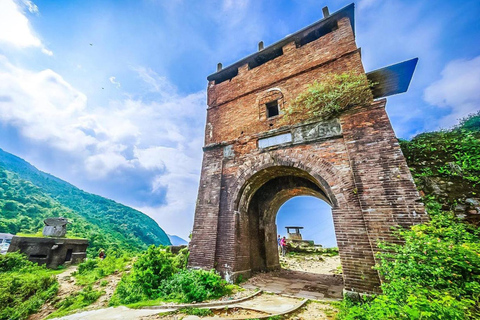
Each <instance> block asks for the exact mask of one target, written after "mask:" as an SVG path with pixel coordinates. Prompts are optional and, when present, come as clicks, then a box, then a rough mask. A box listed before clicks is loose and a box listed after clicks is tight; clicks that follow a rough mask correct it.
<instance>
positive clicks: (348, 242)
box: [189, 4, 427, 293]
mask: <svg viewBox="0 0 480 320" xmlns="http://www.w3.org/2000/svg"><path fill="white" fill-rule="evenodd" d="M262 47H263V44H262V45H259V51H258V52H256V53H254V54H252V55H250V56H248V57H246V58H244V59H242V60H240V61H238V62H236V63H234V64H233V65H231V66H229V67H227V68H224V69H222V68H221V65H219V67H218V70H217V72H216V73H214V74H212V75H210V76H209V77H208V80H209V83H208V110H207V124H206V129H205V147H204V148H203V151H204V154H203V164H202V173H201V179H200V187H199V192H198V199H197V206H196V210H195V220H194V228H193V234H192V241H191V242H190V258H189V265H190V266H191V267H201V268H204V269H212V268H215V269H216V270H218V271H219V272H221V273H222V275H223V276H224V277H225V278H227V279H230V280H231V279H233V278H235V277H237V276H238V275H240V274H241V275H243V276H247V277H248V276H249V275H251V273H252V272H255V271H265V270H274V269H278V268H280V265H279V259H278V251H277V243H276V238H277V231H276V224H275V217H276V214H277V212H278V209H279V208H280V206H281V205H282V204H283V203H285V202H286V201H287V200H289V199H290V198H292V197H294V196H298V195H311V196H315V197H318V198H320V199H323V200H324V201H326V202H327V203H328V204H330V206H331V207H332V216H333V222H334V227H335V234H336V238H337V243H338V248H339V252H340V260H341V264H342V267H343V274H344V285H345V290H347V291H354V292H365V293H372V292H378V288H379V284H380V279H379V276H378V274H377V271H375V270H373V269H372V266H373V265H374V264H375V252H377V251H378V248H377V241H378V240H390V241H395V239H394V238H393V237H392V234H391V227H393V226H399V225H400V226H404V227H408V226H411V225H413V224H416V223H420V222H423V221H425V219H427V217H426V215H425V214H424V209H423V205H422V204H421V203H418V202H417V201H418V199H419V195H418V192H417V190H416V188H415V185H414V182H413V179H412V176H411V175H410V171H409V169H408V167H407V164H406V162H405V159H404V157H403V154H402V152H401V150H400V147H399V144H398V141H397V139H396V137H395V134H394V132H393V129H392V127H391V124H390V121H389V119H388V116H387V114H386V112H385V104H386V100H385V99H382V98H383V97H385V96H388V95H391V94H395V93H400V92H405V91H406V90H407V88H408V85H409V83H410V79H411V77H412V74H413V70H414V68H415V65H416V62H417V59H413V60H410V61H406V62H403V63H400V64H397V65H393V66H390V67H386V68H382V69H379V70H376V71H373V72H370V73H367V74H366V75H367V77H368V78H369V79H371V80H373V81H374V82H376V83H377V85H376V86H375V87H374V89H373V90H372V93H373V97H374V98H375V99H374V100H372V101H371V103H370V104H369V105H368V106H365V107H355V108H352V109H349V110H348V111H346V112H344V113H342V114H341V115H340V116H338V117H337V118H334V119H331V120H328V121H312V119H307V118H305V119H300V120H299V121H296V122H295V123H289V124H285V122H284V121H282V118H283V117H284V111H285V109H286V107H287V106H288V105H289V104H290V103H292V102H293V101H294V100H295V99H296V97H297V96H298V95H299V94H300V93H301V92H302V91H304V90H305V89H306V88H307V86H308V85H309V84H311V83H313V82H314V81H315V80H316V79H321V78H322V76H324V75H326V74H332V73H337V74H339V73H343V72H352V71H353V72H355V73H358V74H365V71H364V69H363V65H362V61H361V55H360V49H359V48H357V46H356V43H355V31H354V5H353V4H351V5H349V6H347V7H345V8H343V9H341V10H339V11H337V12H335V13H333V14H331V15H330V14H329V13H328V9H327V8H324V18H323V19H322V20H320V21H318V22H316V23H314V24H312V25H310V26H308V27H306V28H304V29H302V30H300V31H298V32H296V33H294V34H292V35H289V36H287V37H286V38H284V39H282V40H281V41H279V42H277V43H275V44H273V45H271V46H269V47H266V48H262Z"/></svg>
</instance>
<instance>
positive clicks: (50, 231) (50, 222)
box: [42, 217, 70, 237]
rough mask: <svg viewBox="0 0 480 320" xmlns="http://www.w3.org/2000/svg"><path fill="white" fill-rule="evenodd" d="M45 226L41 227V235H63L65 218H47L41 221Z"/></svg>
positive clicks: (66, 221) (65, 230)
mask: <svg viewBox="0 0 480 320" xmlns="http://www.w3.org/2000/svg"><path fill="white" fill-rule="evenodd" d="M43 223H45V227H43V232H42V233H43V235H44V236H45V237H65V235H66V234H67V224H69V223H70V222H68V220H67V218H63V217H60V218H47V219H45V220H44V221H43Z"/></svg>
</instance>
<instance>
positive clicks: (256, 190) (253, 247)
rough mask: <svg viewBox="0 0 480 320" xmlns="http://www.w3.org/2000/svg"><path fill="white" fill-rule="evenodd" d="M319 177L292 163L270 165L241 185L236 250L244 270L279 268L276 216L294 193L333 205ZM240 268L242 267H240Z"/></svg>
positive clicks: (331, 197)
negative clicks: (288, 165)
mask: <svg viewBox="0 0 480 320" xmlns="http://www.w3.org/2000/svg"><path fill="white" fill-rule="evenodd" d="M327 188H328V185H326V183H325V182H323V181H322V180H321V177H313V176H312V175H310V174H309V173H308V172H306V171H304V170H301V169H299V168H295V167H287V166H273V167H268V168H265V169H263V170H260V171H259V172H257V173H256V174H255V175H253V176H252V177H251V178H250V179H249V180H248V181H247V182H246V183H245V185H244V187H243V188H242V189H243V190H242V191H241V192H240V198H239V200H238V203H237V206H238V207H237V208H238V209H237V212H238V213H239V214H240V217H239V219H237V226H236V228H235V230H236V236H237V244H236V254H237V257H242V259H238V261H239V263H241V264H242V266H241V268H242V269H243V270H249V271H250V272H258V271H268V270H278V269H280V263H279V257H278V245H277V225H276V217H277V213H278V211H279V209H280V207H281V206H282V205H283V204H284V203H285V202H287V201H288V200H290V199H291V198H294V197H296V196H312V197H315V198H318V199H321V200H323V201H325V202H326V203H327V204H329V205H330V206H334V205H335V199H334V198H333V195H332V194H331V192H330V191H329V190H328V189H327ZM242 269H241V270H242Z"/></svg>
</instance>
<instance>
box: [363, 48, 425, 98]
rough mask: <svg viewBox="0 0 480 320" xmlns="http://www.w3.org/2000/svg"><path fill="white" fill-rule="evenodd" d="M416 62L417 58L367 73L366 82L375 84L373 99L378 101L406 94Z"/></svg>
mask: <svg viewBox="0 0 480 320" xmlns="http://www.w3.org/2000/svg"><path fill="white" fill-rule="evenodd" d="M417 62H418V58H414V59H410V60H407V61H403V62H400V63H397V64H394V65H391V66H388V67H384V68H381V69H377V70H375V71H371V72H369V73H367V78H368V80H370V81H372V82H373V83H375V85H374V87H373V88H372V93H373V97H374V98H375V99H378V98H383V97H388V96H391V95H394V94H398V93H402V92H406V91H407V90H408V86H409V85H410V81H411V80H412V76H413V72H414V71H415V67H416V66H417Z"/></svg>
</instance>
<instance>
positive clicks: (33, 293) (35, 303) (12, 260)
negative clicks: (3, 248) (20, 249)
mask: <svg viewBox="0 0 480 320" xmlns="http://www.w3.org/2000/svg"><path fill="white" fill-rule="evenodd" d="M57 290H58V282H57V279H56V278H55V276H54V271H51V270H48V269H46V268H45V267H43V266H38V265H37V264H36V263H33V262H30V261H28V260H27V259H26V257H25V256H24V255H23V254H20V253H16V252H12V253H7V254H6V255H0V319H12V320H18V319H26V318H27V317H28V316H29V315H30V314H32V313H35V312H36V311H37V310H38V309H39V308H40V307H41V306H42V305H43V304H44V303H45V302H46V301H47V300H49V299H51V298H53V297H54V296H55V295H56V293H57Z"/></svg>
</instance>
